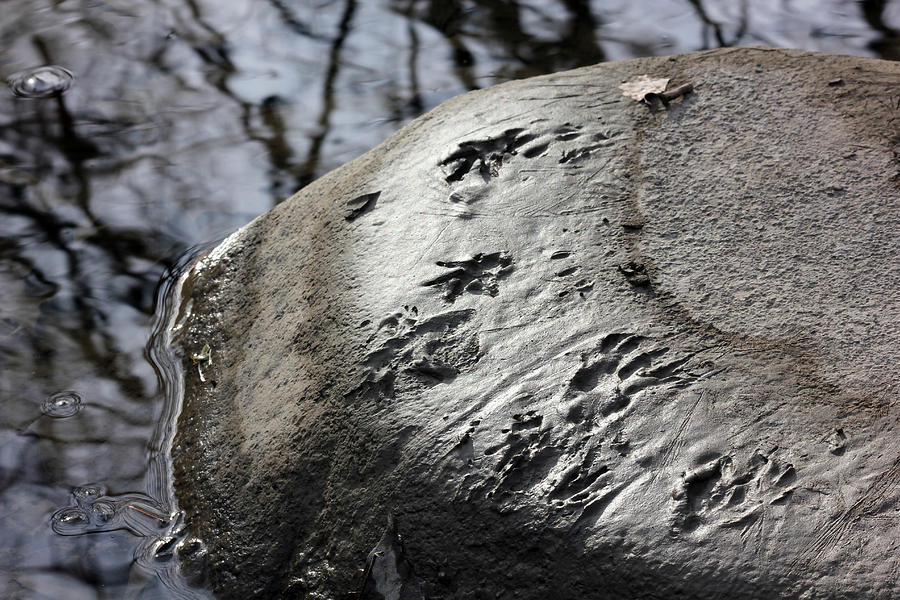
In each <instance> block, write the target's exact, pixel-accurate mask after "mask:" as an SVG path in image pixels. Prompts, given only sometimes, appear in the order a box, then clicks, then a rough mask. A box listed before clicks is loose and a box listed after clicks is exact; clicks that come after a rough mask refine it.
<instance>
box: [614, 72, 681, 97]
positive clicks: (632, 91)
mask: <svg viewBox="0 0 900 600" xmlns="http://www.w3.org/2000/svg"><path fill="white" fill-rule="evenodd" d="M667 85H669V79H668V78H664V79H650V77H649V76H648V75H641V76H640V77H638V78H637V79H632V80H631V81H629V82H627V83H623V84H622V85H620V86H619V89H620V90H622V93H623V94H624V95H626V96H628V97H629V98H631V99H633V100H637V101H638V102H643V100H644V96H646V95H647V94H661V93H662V92H664V91H666V86H667Z"/></svg>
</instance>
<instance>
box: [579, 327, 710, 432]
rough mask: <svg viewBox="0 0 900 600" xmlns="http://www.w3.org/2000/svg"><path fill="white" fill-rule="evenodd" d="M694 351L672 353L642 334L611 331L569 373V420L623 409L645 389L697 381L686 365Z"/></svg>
mask: <svg viewBox="0 0 900 600" xmlns="http://www.w3.org/2000/svg"><path fill="white" fill-rule="evenodd" d="M693 356H694V354H687V355H679V356H673V355H672V353H671V352H670V349H669V348H667V347H661V346H658V345H656V343H655V342H654V341H653V340H651V339H649V338H645V337H643V336H639V335H633V334H630V333H611V334H609V335H607V336H605V337H604V338H603V339H602V340H601V342H600V345H599V346H598V347H597V348H596V349H595V350H594V351H592V352H588V353H586V354H583V355H582V357H581V362H582V366H581V368H580V369H578V370H577V371H576V372H575V374H574V375H573V376H572V379H571V380H570V382H569V388H568V390H567V392H566V394H565V398H567V399H569V400H570V401H571V404H570V406H569V413H568V416H567V418H568V420H569V421H571V422H576V423H577V422H589V421H592V420H593V419H594V418H596V417H597V416H600V417H608V416H610V415H611V414H614V413H618V412H621V411H622V410H625V409H626V408H627V407H628V406H629V405H630V404H631V402H632V400H633V399H634V397H635V395H636V394H638V393H640V392H642V391H644V390H647V389H648V388H653V387H659V386H671V387H675V388H682V387H686V386H687V385H690V384H691V383H692V382H693V381H695V380H696V378H697V377H696V375H694V374H692V373H690V372H687V371H686V370H685V366H686V365H687V363H688V361H690V359H691V358H692V357H693Z"/></svg>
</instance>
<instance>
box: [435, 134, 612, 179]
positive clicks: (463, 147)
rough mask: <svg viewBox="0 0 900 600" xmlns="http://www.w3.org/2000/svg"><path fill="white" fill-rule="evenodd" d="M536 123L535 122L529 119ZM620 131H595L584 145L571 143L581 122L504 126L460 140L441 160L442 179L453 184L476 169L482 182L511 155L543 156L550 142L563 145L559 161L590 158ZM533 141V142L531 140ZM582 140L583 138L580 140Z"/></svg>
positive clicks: (493, 175)
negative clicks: (537, 128)
mask: <svg viewBox="0 0 900 600" xmlns="http://www.w3.org/2000/svg"><path fill="white" fill-rule="evenodd" d="M532 124H535V123H532ZM619 133H620V132H609V131H604V132H596V133H594V134H591V135H590V136H589V139H590V141H591V143H589V144H587V145H575V144H573V143H574V142H576V140H578V139H579V138H582V137H584V136H585V135H586V132H584V131H582V126H581V125H575V126H573V125H571V124H570V123H565V124H563V125H561V126H559V127H557V128H556V129H553V130H544V131H542V132H539V133H532V132H526V130H525V129H522V128H515V129H507V130H506V131H504V132H503V133H501V134H500V135H498V136H495V137H489V138H485V139H480V140H470V141H465V142H462V143H460V144H459V146H458V147H457V149H456V150H455V151H454V152H452V153H451V154H450V155H449V156H447V157H446V158H444V159H443V160H441V161H440V163H438V164H439V166H440V167H441V169H442V170H443V172H444V181H446V182H447V183H449V184H455V183H458V182H461V181H463V180H464V179H466V178H467V177H469V176H470V175H471V174H473V173H477V174H478V175H479V176H480V179H481V181H482V182H483V183H487V182H489V181H490V180H491V179H493V178H496V177H498V176H499V175H500V170H501V169H502V168H503V166H504V165H505V164H507V163H509V162H510V161H511V160H512V159H513V157H515V156H519V155H520V151H521V156H522V157H524V158H526V159H532V158H536V157H539V156H545V155H546V154H547V153H548V151H549V150H550V148H551V147H552V146H556V145H562V146H563V149H562V150H561V152H560V153H559V154H557V156H559V157H560V158H559V159H558V162H559V163H560V164H564V163H571V164H575V163H579V162H582V161H584V160H586V159H589V158H590V157H591V156H592V155H593V154H595V153H596V152H597V151H598V150H600V149H601V148H604V147H608V146H611V145H612V144H613V143H614V142H613V140H612V138H614V137H616V136H617V135H619ZM531 142H535V143H533V144H532V143H531ZM579 143H581V144H583V142H579Z"/></svg>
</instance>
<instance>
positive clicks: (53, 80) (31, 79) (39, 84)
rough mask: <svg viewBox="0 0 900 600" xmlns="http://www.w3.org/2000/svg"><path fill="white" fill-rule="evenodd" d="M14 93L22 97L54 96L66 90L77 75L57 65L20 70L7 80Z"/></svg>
mask: <svg viewBox="0 0 900 600" xmlns="http://www.w3.org/2000/svg"><path fill="white" fill-rule="evenodd" d="M6 82H7V83H8V84H9V87H10V89H11V90H12V92H13V94H15V95H16V96H19V97H20V98H52V97H53V96H60V95H62V94H64V93H65V92H66V90H68V89H69V88H70V87H72V83H74V82H75V75H73V74H72V72H71V71H70V70H68V69H64V68H63V67H59V66H56V65H49V66H46V67H38V68H36V69H29V70H27V71H19V72H18V73H15V74H13V75H10V76H9V78H8V79H7V80H6Z"/></svg>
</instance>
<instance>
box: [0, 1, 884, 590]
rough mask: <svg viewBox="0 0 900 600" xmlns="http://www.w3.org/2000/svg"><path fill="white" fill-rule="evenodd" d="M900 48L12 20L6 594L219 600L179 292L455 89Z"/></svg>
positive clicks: (171, 15) (181, 20)
mask: <svg viewBox="0 0 900 600" xmlns="http://www.w3.org/2000/svg"><path fill="white" fill-rule="evenodd" d="M898 30H900V1H895V2H888V1H884V0H882V1H878V0H876V1H867V2H855V1H840V0H830V1H829V0H823V1H819V2H813V1H805V0H752V1H750V0H747V1H745V2H740V1H737V0H702V1H701V0H653V1H647V2H642V1H639V0H616V1H606V2H599V1H594V2H589V1H588V0H545V1H541V0H521V1H519V2H514V1H511V0H510V1H506V2H502V1H499V0H427V1H426V0H365V1H364V0H356V1H354V0H340V1H326V0H316V1H313V0H229V1H224V0H216V1H213V0H106V1H102V0H3V1H2V2H0V77H2V79H4V80H5V79H7V78H8V77H12V80H11V83H12V87H11V88H9V89H3V90H2V91H0V294H2V296H0V297H2V302H0V597H3V598H29V599H30V598H52V599H56V598H66V599H69V598H72V599H81V598H142V599H147V598H172V597H185V598H189V597H204V596H205V594H204V593H203V592H202V590H198V589H192V588H189V587H187V586H186V584H184V583H183V581H182V580H181V578H180V577H179V576H178V573H177V569H176V568H175V563H174V561H173V560H172V558H171V556H172V550H173V547H174V546H176V545H177V544H178V543H180V541H181V539H182V532H181V531H180V528H179V521H178V514H177V508H176V507H175V506H174V503H173V500H172V498H171V490H170V482H169V477H168V467H167V464H166V462H165V447H166V440H167V439H168V436H169V435H170V434H171V427H170V423H171V418H170V415H171V413H172V411H173V410H174V409H175V407H176V404H175V401H176V400H177V398H178V395H179V393H180V374H179V372H178V368H177V365H176V364H175V362H174V361H173V360H172V357H171V356H170V355H169V354H168V350H167V347H166V343H165V342H166V340H165V329H166V324H167V322H168V321H167V320H168V318H169V316H170V315H169V313H168V312H167V310H166V303H167V302H171V300H172V298H171V294H169V293H168V290H169V288H170V286H171V285H172V280H173V277H174V276H176V275H177V273H178V272H179V270H180V269H181V268H183V266H184V265H185V264H187V263H188V262H189V261H190V259H191V257H193V256H195V255H196V253H197V252H199V251H200V250H201V249H203V248H204V244H208V243H209V242H210V241H214V240H216V239H219V238H221V237H222V236H224V235H225V234H227V233H229V232H230V231H232V230H233V229H235V228H237V227H239V226H241V225H243V224H244V223H246V222H247V221H249V220H250V219H251V218H253V217H254V216H256V215H258V214H260V213H262V212H265V211H266V210H268V209H270V208H271V207H272V206H274V205H275V204H277V203H278V202H281V201H282V200H284V199H285V198H287V197H289V196H290V195H291V194H292V193H293V192H294V191H296V190H297V189H298V188H300V187H302V186H303V185H305V184H307V183H308V182H310V181H312V180H313V179H315V178H316V177H318V176H320V175H322V174H323V173H325V172H327V171H328V170H330V169H332V168H334V167H335V166H337V165H339V164H341V163H344V162H346V161H348V160H350V159H352V158H354V157H355V156H358V155H359V154H361V153H362V152H364V151H365V150H367V149H369V148H370V147H372V146H374V145H375V144H377V143H378V142H379V141H381V140H383V139H384V138H386V137H387V136H389V135H390V134H391V133H393V132H394V131H396V130H397V129H398V128H400V127H401V126H402V125H404V124H405V123H406V122H408V121H409V120H410V119H412V118H414V117H415V116H417V115H418V114H420V113H422V112H423V111H425V110H429V109H431V108H433V107H435V106H436V105H437V104H439V103H440V102H442V101H444V100H446V99H447V98H450V97H451V96H454V95H457V94H460V93H462V92H465V91H467V90H471V89H476V88H482V87H487V86H490V85H493V84H496V83H499V82H502V81H506V80H509V79H515V78H521V77H528V76H531V75H538V74H542V73H549V72H553V71H558V70H563V69H568V68H572V67H577V66H581V65H586V64H592V63H596V62H600V61H604V60H615V59H622V58H630V57H636V56H649V55H662V54H674V53H680V52H689V51H692V50H698V49H702V48H711V47H717V46H722V45H735V44H764V45H772V46H782V47H795V48H806V49H809V50H818V51H824V52H832V53H840V54H856V55H861V56H874V57H880V58H886V59H892V60H897V59H898V58H900V33H898ZM54 65H55V66H56V67H59V68H58V69H44V70H42V71H35V69H36V68H38V67H50V66H54ZM17 94H18V95H17Z"/></svg>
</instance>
